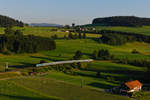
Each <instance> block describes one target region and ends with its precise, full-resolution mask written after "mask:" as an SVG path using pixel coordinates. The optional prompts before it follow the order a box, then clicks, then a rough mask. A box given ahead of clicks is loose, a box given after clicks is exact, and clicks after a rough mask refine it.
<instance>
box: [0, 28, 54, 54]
mask: <svg viewBox="0 0 150 100" xmlns="http://www.w3.org/2000/svg"><path fill="white" fill-rule="evenodd" d="M55 48H56V43H55V41H54V40H52V39H51V38H45V37H39V36H33V35H23V34H22V32H21V31H20V30H16V31H13V30H12V29H11V28H6V29H5V34H2V35H0V52H1V53H3V54H11V53H36V52H38V51H43V50H53V49H55Z"/></svg>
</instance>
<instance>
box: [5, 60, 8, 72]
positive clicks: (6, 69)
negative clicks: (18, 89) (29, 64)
mask: <svg viewBox="0 0 150 100" xmlns="http://www.w3.org/2000/svg"><path fill="white" fill-rule="evenodd" d="M6 71H8V62H6V67H5V72H6Z"/></svg>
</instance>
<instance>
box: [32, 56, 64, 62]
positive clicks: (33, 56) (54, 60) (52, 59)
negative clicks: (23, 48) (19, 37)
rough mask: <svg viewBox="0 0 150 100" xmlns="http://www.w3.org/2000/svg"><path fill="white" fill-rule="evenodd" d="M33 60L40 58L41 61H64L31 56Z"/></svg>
mask: <svg viewBox="0 0 150 100" xmlns="http://www.w3.org/2000/svg"><path fill="white" fill-rule="evenodd" d="M30 57H31V58H38V59H41V60H50V61H62V60H56V59H52V58H48V57H37V56H30Z"/></svg>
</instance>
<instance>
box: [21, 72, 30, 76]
mask: <svg viewBox="0 0 150 100" xmlns="http://www.w3.org/2000/svg"><path fill="white" fill-rule="evenodd" d="M21 74H22V75H23V76H28V75H29V72H22V73H21Z"/></svg>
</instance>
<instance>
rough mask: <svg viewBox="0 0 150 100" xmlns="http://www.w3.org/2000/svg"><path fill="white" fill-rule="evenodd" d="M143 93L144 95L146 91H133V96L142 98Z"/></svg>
mask: <svg viewBox="0 0 150 100" xmlns="http://www.w3.org/2000/svg"><path fill="white" fill-rule="evenodd" d="M143 95H144V93H143V92H142V91H139V92H135V93H133V95H132V97H133V98H137V99H139V98H141V97H142V96H143Z"/></svg>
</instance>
